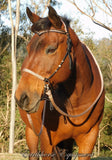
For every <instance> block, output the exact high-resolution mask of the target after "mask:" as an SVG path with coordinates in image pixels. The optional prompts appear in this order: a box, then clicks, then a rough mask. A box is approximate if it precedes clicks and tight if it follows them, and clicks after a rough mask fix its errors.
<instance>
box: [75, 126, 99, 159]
mask: <svg viewBox="0 0 112 160" xmlns="http://www.w3.org/2000/svg"><path fill="white" fill-rule="evenodd" d="M98 130H99V125H98V124H96V125H95V126H94V127H93V128H92V129H91V130H90V131H89V132H88V133H87V134H84V135H80V136H78V137H77V138H76V139H75V140H76V143H77V145H78V147H79V156H78V160H90V157H91V154H92V151H93V148H94V145H95V143H96V139H97V136H98Z"/></svg>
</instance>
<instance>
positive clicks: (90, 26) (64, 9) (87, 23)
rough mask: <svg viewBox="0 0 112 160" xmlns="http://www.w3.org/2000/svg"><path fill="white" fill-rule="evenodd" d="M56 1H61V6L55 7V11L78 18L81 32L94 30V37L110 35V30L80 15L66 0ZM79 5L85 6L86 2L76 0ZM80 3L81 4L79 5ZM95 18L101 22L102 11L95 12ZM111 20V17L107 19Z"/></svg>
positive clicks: (59, 0) (111, 34) (99, 37)
mask: <svg viewBox="0 0 112 160" xmlns="http://www.w3.org/2000/svg"><path fill="white" fill-rule="evenodd" d="M57 1H58V2H62V6H61V7H60V8H56V11H58V13H59V14H61V15H67V17H70V18H71V19H72V20H74V19H79V21H80V22H81V28H82V29H83V32H86V33H87V32H94V36H93V38H94V39H101V38H103V37H107V38H109V37H110V36H112V32H110V31H108V30H106V29H104V28H102V27H100V26H98V25H96V24H94V23H93V22H92V20H91V19H90V18H89V17H87V16H85V15H82V14H81V13H80V12H79V11H78V10H77V9H76V7H75V6H74V5H73V4H71V3H69V2H68V1H67V0H57ZM78 3H79V6H83V7H85V5H86V3H85V0H78ZM80 4H81V5H80ZM96 17H97V19H99V20H101V22H103V21H104V14H103V13H99V12H98V13H97V14H96ZM109 20H110V21H111V22H112V18H111V19H109Z"/></svg>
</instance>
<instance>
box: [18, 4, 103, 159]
mask: <svg viewBox="0 0 112 160" xmlns="http://www.w3.org/2000/svg"><path fill="white" fill-rule="evenodd" d="M48 8H49V13H48V17H45V18H41V17H39V16H37V15H36V14H34V13H33V12H31V10H30V9H29V8H27V15H28V17H29V19H30V21H31V22H32V23H33V25H32V27H31V30H32V32H34V35H33V37H32V39H31V41H30V42H29V44H28V45H27V51H28V55H27V57H26V58H25V60H24V62H23V64H22V68H21V79H20V81H19V84H18V87H17V90H16V93H15V99H16V102H17V104H18V106H19V111H20V115H21V118H22V119H23V121H24V122H25V124H26V141H27V144H28V147H29V150H30V154H29V159H30V160H36V159H38V158H39V156H38V155H39V153H40V152H38V142H39V139H40V149H41V157H42V158H43V159H45V160H46V159H49V160H50V159H58V160H62V159H71V158H72V157H73V156H74V155H73V154H72V149H73V144H74V141H75V142H76V144H77V146H78V148H79V149H78V155H77V156H78V158H79V160H89V159H90V156H91V153H92V151H93V148H94V145H95V143H96V139H97V136H98V131H99V124H100V122H101V120H102V116H103V109H104V97H105V93H104V85H103V78H102V74H101V71H100V68H99V66H98V64H97V62H96V60H95V58H94V56H93V55H92V53H91V52H90V50H89V49H88V48H87V46H86V45H85V44H83V43H82V42H81V41H80V40H79V38H78V37H77V35H76V34H75V32H74V31H73V30H72V29H71V28H70V25H69V23H70V21H69V20H68V19H66V18H62V17H60V16H59V15H58V14H57V12H56V11H55V10H54V8H52V7H51V6H49V7H48Z"/></svg>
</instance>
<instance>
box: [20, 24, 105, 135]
mask: <svg viewBox="0 0 112 160" xmlns="http://www.w3.org/2000/svg"><path fill="white" fill-rule="evenodd" d="M62 23H63V24H64V26H65V31H60V30H45V31H42V32H37V31H36V32H35V33H36V34H38V35H39V36H41V35H42V34H44V33H47V32H56V33H61V34H66V35H67V52H66V54H65V56H64V58H63V59H62V61H61V63H60V64H59V65H58V67H57V69H56V70H55V71H54V72H53V73H52V74H51V75H50V76H49V77H48V78H46V77H43V76H41V75H39V74H37V73H35V72H33V71H31V70H29V69H27V68H24V69H23V71H24V72H27V73H29V74H31V75H33V76H35V77H37V78H38V79H40V80H42V81H44V82H45V86H44V94H43V95H42V98H41V99H40V100H45V104H44V109H43V118H42V126H41V130H40V133H39V134H37V133H36V132H35V129H34V126H33V122H32V119H31V117H30V114H29V113H27V118H28V120H29V122H30V125H31V127H32V129H33V131H34V133H35V134H36V135H37V136H39V135H40V134H41V132H42V128H43V124H44V117H45V110H46V101H47V99H46V98H45V97H44V96H45V95H47V96H48V98H49V100H50V101H51V103H52V105H53V106H54V108H55V109H56V111H57V112H59V113H60V114H61V115H63V116H66V117H72V118H77V117H80V116H82V115H84V114H86V113H87V112H88V111H89V110H91V109H92V107H93V106H94V105H95V104H96V103H97V101H98V99H99V98H100V96H101V94H102V92H103V78H102V74H101V71H100V69H99V66H98V64H97V62H96V60H95V58H94V57H93V59H94V61H95V63H96V64H97V66H98V69H99V73H100V76H101V90H100V92H99V94H98V96H97V98H96V99H95V100H94V102H93V103H92V105H91V106H89V108H87V109H86V110H85V111H84V112H82V113H80V114H78V115H70V114H68V113H66V112H64V111H63V110H61V109H60V108H59V106H57V105H56V103H55V101H54V98H53V96H52V92H51V89H50V79H51V78H52V77H53V76H54V75H55V74H56V73H57V72H58V70H59V69H60V68H61V67H62V65H63V63H64V61H65V59H66V57H67V56H69V60H70V69H72V58H71V55H70V52H71V48H72V42H71V39H70V35H69V32H68V30H67V27H66V25H65V23H64V22H63V21H62ZM82 48H83V47H82ZM83 50H84V49H83ZM84 52H85V51H84ZM40 100H39V101H40Z"/></svg>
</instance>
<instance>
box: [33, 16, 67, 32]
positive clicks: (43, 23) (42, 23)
mask: <svg viewBox="0 0 112 160" xmlns="http://www.w3.org/2000/svg"><path fill="white" fill-rule="evenodd" d="M61 18H62V20H63V21H64V23H65V24H66V26H67V27H68V26H69V24H70V20H69V19H68V18H66V17H61ZM51 25H52V23H51V22H50V21H49V19H48V17H46V18H41V19H40V20H39V21H37V22H36V23H34V24H33V25H32V27H31V30H32V32H34V33H35V31H38V32H39V31H43V30H49V29H50V27H51Z"/></svg>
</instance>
